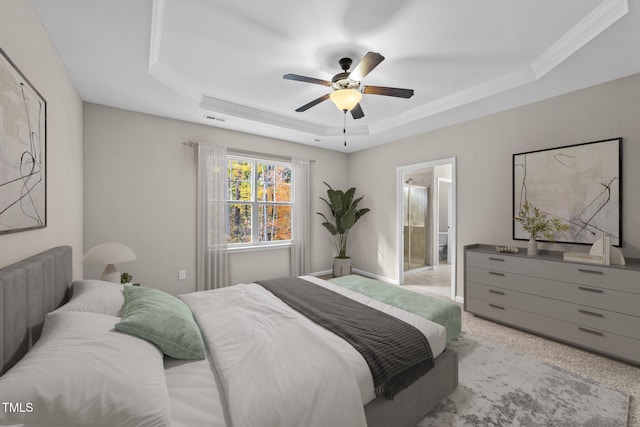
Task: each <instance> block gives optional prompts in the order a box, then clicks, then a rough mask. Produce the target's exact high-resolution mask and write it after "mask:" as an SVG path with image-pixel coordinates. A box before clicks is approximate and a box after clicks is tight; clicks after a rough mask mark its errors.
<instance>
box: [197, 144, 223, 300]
mask: <svg viewBox="0 0 640 427" xmlns="http://www.w3.org/2000/svg"><path fill="white" fill-rule="evenodd" d="M197 191H198V196H197V199H198V208H197V209H198V211H197V245H198V248H197V261H196V264H197V265H196V269H197V272H196V290H198V291H204V290H208V289H216V288H222V287H225V286H228V285H229V272H228V252H227V228H228V227H227V203H226V202H227V150H226V148H224V147H216V146H213V145H208V144H198V190H197Z"/></svg>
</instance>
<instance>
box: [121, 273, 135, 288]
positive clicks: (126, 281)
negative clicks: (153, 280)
mask: <svg viewBox="0 0 640 427" xmlns="http://www.w3.org/2000/svg"><path fill="white" fill-rule="evenodd" d="M132 280H133V276H132V275H131V274H129V273H122V275H121V276H120V283H122V284H123V285H130V284H131V281H132Z"/></svg>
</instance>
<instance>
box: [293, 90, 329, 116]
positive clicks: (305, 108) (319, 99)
mask: <svg viewBox="0 0 640 427" xmlns="http://www.w3.org/2000/svg"><path fill="white" fill-rule="evenodd" d="M329 95H330V94H326V95H322V96H321V97H320V98H316V99H314V100H313V101H311V102H309V103H308V104H304V105H303V106H302V107H300V108H298V109H296V111H297V112H298V113H302V112H303V111H307V110H308V109H309V108H311V107H314V106H316V105H318V104H320V103H321V102H322V101H326V100H327V99H329Z"/></svg>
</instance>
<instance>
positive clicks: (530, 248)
mask: <svg viewBox="0 0 640 427" xmlns="http://www.w3.org/2000/svg"><path fill="white" fill-rule="evenodd" d="M527 255H538V242H536V238H535V237H531V238H530V239H529V244H528V245H527Z"/></svg>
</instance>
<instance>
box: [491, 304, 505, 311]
mask: <svg viewBox="0 0 640 427" xmlns="http://www.w3.org/2000/svg"><path fill="white" fill-rule="evenodd" d="M489 307H493V308H497V309H499V310H504V307H502V306H500V305H495V304H489Z"/></svg>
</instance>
